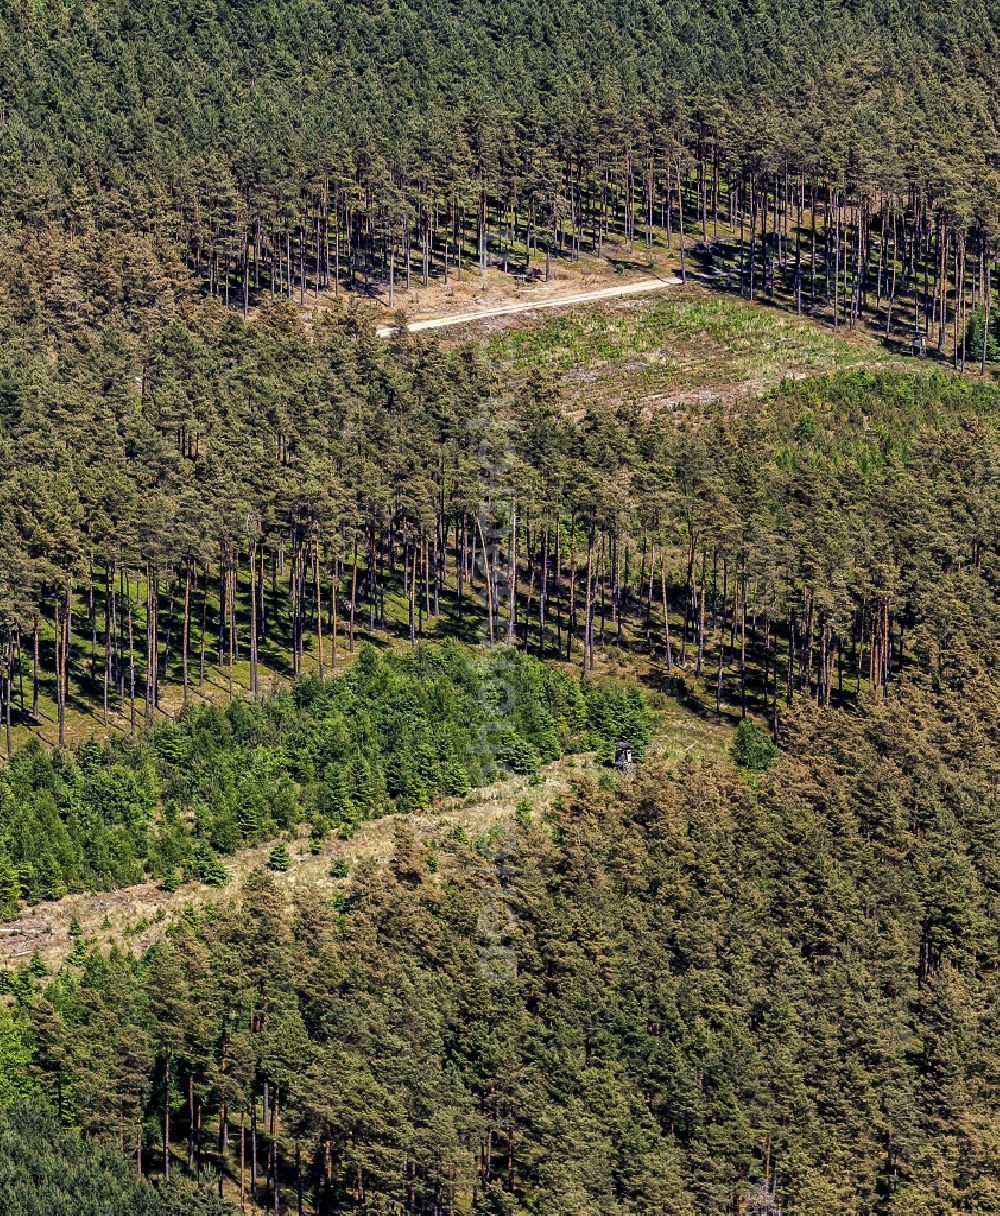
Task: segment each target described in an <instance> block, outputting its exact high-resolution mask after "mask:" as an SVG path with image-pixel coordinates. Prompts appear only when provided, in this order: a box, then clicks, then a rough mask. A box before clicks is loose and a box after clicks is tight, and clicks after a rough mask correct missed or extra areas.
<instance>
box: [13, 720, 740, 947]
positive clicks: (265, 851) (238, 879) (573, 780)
mask: <svg viewBox="0 0 1000 1216" xmlns="http://www.w3.org/2000/svg"><path fill="white" fill-rule="evenodd" d="M652 700H653V703H654V704H656V705H657V707H658V713H657V721H656V728H655V733H654V739H653V743H652V745H651V748H650V753H651V754H657V755H659V756H661V757H663V758H665V759H666V760H668V761H670V762H680V761H681V760H682V759H684V758H685V757H688V756H693V757H700V756H706V755H721V754H723V753H724V752H725V751H726V749H727V748H728V746H729V743H730V740H731V737H732V728H731V726H730V725H729V724H728V722H727V721H726V720H725V719H714V718H710V717H705V718H702V717H700V716H698V715H696V714H693V713H691V712H690V711H688V710H686V709H684V708H683V707H682V706H680V704H679V703H678V702H676V701H673V700H671V699H668V698H666V697H655V696H654V697H653V698H652ZM608 771H609V770H607V769H601V768H600V767H599V766H598V764H597V763H596V760H595V758H594V755H593V753H583V754H580V755H576V756H565V757H563V758H562V759H560V760H556V761H553V762H552V763H551V764H547V765H545V766H544V767H543V768H542V770H541V772H540V774H539V775H538V776H537V777H534V778H532V777H527V776H513V777H510V778H508V779H507V780H505V781H502V782H498V783H497V784H495V785H492V786H489V787H486V788H483V789H478V790H472V791H471V792H470V793H469V794H467V795H465V796H464V797H460V798H444V799H441V800H440V801H439V802H438V803H437V804H435V805H434V806H433V807H431V808H430V809H428V810H425V811H419V812H414V813H412V814H410V815H407V816H405V819H406V820H407V822H408V823H409V824H410V825H411V826H412V828H413V829H414V831H415V832H416V834H417V837H418V839H419V840H421V842H422V843H423V844H424V845H425V846H427V847H428V849H429V850H431V851H432V850H434V848H435V846H437V845H440V844H441V843H442V842H444V841H445V840H446V839H447V838H448V837H449V835H452V834H453V833H456V832H458V831H459V830H461V831H463V832H464V833H465V834H466V836H467V837H468V838H469V839H470V840H471V841H472V843H473V844H475V843H477V842H480V841H487V840H489V839H491V836H492V835H494V834H496V833H497V832H498V831H503V830H505V829H506V828H507V827H508V825H510V824H512V823H514V816H515V812H516V810H517V807H518V804H519V803H523V802H524V801H527V802H528V803H529V804H530V806H531V813H532V815H534V816H537V815H541V814H543V813H544V811H545V810H546V809H547V808H549V807H551V805H552V803H553V801H554V800H555V799H556V798H558V797H560V796H564V795H566V794H570V793H571V792H572V790H573V788H574V786H576V785H577V784H578V783H580V782H581V781H590V782H594V781H596V780H597V778H598V776H599V774H600V773H602V772H604V773H606V772H608ZM403 818H404V816H400V815H386V816H384V817H382V818H380V819H369V820H366V821H365V822H363V823H361V824H360V825H359V826H358V829H357V831H356V832H355V833H354V835H353V836H351V837H350V839H347V840H343V839H340V838H338V837H330V838H328V839H327V840H325V841H324V842H323V844H322V846H321V847H320V850H319V852H317V853H314V852H312V850H311V849H310V842H309V836H308V829H306V828H303V829H302V831H301V832H300V833H299V834H298V835H296V836H295V837H294V838H293V839H292V840H291V842H290V843H289V854H290V856H291V862H292V864H291V866H290V867H289V869H288V870H286V871H284V872H277V873H275V874H274V877H275V879H276V880H277V882H278V883H280V884H281V885H282V886H283V887H284V888H285V889H286V890H288V891H289V892H290V893H291V892H294V891H295V890H296V889H299V890H301V889H306V888H308V889H315V890H317V891H320V892H323V893H326V894H328V895H332V894H333V893H334V892H335V891H336V889H337V888H338V887H339V886H343V885H344V882H345V879H344V878H335V877H333V876H332V875H331V872H330V871H331V866H332V865H333V863H334V862H336V861H338V860H342V861H344V862H346V863H347V866H348V868H349V870H350V869H353V868H354V866H356V865H357V864H358V863H359V862H361V861H364V860H368V859H370V860H373V861H375V862H376V863H378V864H380V865H381V864H385V863H386V862H387V861H388V860H389V858H390V857H391V855H392V850H393V839H394V836H395V832H396V828H397V825H398V824H399V823H400V821H401V819H403ZM276 843H277V841H276V840H271V841H268V842H267V843H265V844H261V845H257V846H255V847H254V848H252V849H246V850H242V851H240V852H239V853H237V854H235V855H234V856H233V857H230V858H227V859H226V860H225V862H224V864H225V867H226V872H227V879H226V883H225V886H223V887H210V886H207V885H206V884H204V883H199V882H189V883H185V884H184V885H182V886H181V887H179V888H178V889H177V890H176V891H167V890H164V889H163V888H162V887H161V886H160V885H159V884H158V883H156V882H145V883H139V884H137V885H136V886H131V887H125V888H123V889H121V890H118V891H105V892H99V893H93V894H91V893H80V894H73V895H67V896H65V897H64V898H62V899H60V900H55V901H53V902H50V903H39V904H35V905H33V906H31V907H27V908H25V909H24V911H23V913H22V915H21V916H20V917H19V918H18V919H17V920H13V921H8V922H6V923H4V924H3V925H0V966H10V967H17V966H20V965H22V964H23V963H26V962H27V961H28V960H29V959H30V958H31V957H32V955H33V954H34V953H35V952H36V951H37V952H38V955H39V956H40V957H41V958H42V959H43V960H44V961H45V963H46V964H48V965H49V966H57V965H58V964H60V963H61V962H62V961H63V960H64V959H65V958H66V957H67V955H68V954H69V953H70V951H71V950H72V948H73V942H74V936H73V931H74V930H75V929H76V927H77V926H79V931H80V934H81V935H82V938H83V940H84V942H85V943H87V944H88V945H96V946H100V947H101V948H103V949H106V950H107V949H113V948H117V949H119V950H121V951H123V952H125V953H127V954H128V953H135V954H139V953H141V952H142V951H143V950H145V949H146V948H147V947H149V946H150V945H152V944H153V943H154V942H156V941H159V940H162V938H163V937H164V936H165V935H166V933H167V931H168V930H169V928H170V926H171V925H172V924H174V923H176V921H177V919H178V917H180V916H182V915H183V914H184V912H185V911H187V910H189V909H191V910H194V911H195V912H204V911H206V910H208V909H211V908H213V907H215V908H224V907H227V906H230V907H231V906H233V905H234V904H235V903H236V902H237V900H238V898H239V893H240V889H241V887H242V885H243V882H244V880H245V879H246V877H247V875H248V874H250V872H251V871H252V870H253V869H255V868H258V867H264V866H266V865H267V861H268V857H269V855H270V853H271V850H272V849H273V847H274V845H275V844H276ZM74 922H75V923H74Z"/></svg>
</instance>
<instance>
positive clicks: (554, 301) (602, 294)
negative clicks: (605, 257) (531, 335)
mask: <svg viewBox="0 0 1000 1216" xmlns="http://www.w3.org/2000/svg"><path fill="white" fill-rule="evenodd" d="M680 283H681V280H680V279H678V278H676V277H674V276H670V277H668V278H659V277H658V278H647V279H640V280H639V281H638V282H636V283H622V284H620V285H617V286H615V287H601V288H597V289H596V290H594V291H574V292H571V293H570V294H569V295H562V296H548V297H546V298H544V299H540V300H518V301H516V302H514V303H510V304H497V305H494V306H493V307H491V308H479V309H476V310H475V311H474V312H463V313H452V314H450V315H446V316H441V317H428V318H426V319H425V320H423V321H414V322H413V323H412V324H410V325H408V326H407V329H408V330H409V332H410V333H416V332H417V331H418V330H421V329H445V328H449V327H452V326H456V325H472V324H474V323H475V322H476V321H488V320H490V319H491V318H493V317H510V316H515V315H516V314H517V313H523V312H538V311H540V310H541V309H543V308H570V307H572V306H574V305H576V304H590V303H591V302H595V303H596V302H600V301H602V300H616V299H618V298H620V297H621V296H632V295H640V294H646V293H649V292H654V291H663V290H664V289H665V288H667V287H679V286H680ZM396 332H397V326H395V325H380V326H379V327H378V330H377V333H378V336H379V337H380V338H391V337H392V335H393V334H394V333H396Z"/></svg>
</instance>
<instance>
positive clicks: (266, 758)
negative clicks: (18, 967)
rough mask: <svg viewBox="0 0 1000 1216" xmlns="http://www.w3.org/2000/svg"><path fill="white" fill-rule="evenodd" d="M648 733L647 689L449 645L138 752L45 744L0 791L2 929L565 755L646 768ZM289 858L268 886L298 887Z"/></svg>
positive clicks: (177, 733)
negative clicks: (102, 891)
mask: <svg viewBox="0 0 1000 1216" xmlns="http://www.w3.org/2000/svg"><path fill="white" fill-rule="evenodd" d="M649 723H650V719H649V711H648V710H647V709H646V706H645V702H644V700H643V698H642V696H641V694H640V693H639V692H638V690H636V689H629V690H623V689H618V688H615V687H613V686H611V685H608V684H607V683H602V682H598V683H595V684H593V685H591V686H588V688H587V689H586V690H585V691H581V690H580V687H579V685H578V684H577V683H576V681H574V680H573V679H572V678H571V677H570V676H568V675H567V674H565V673H564V672H562V671H560V670H558V669H555V668H547V667H543V666H542V664H541V663H539V662H538V660H537V659H534V658H530V657H528V656H526V655H523V654H521V653H520V652H518V651H515V650H499V651H496V652H494V653H493V654H491V655H489V656H488V657H483V658H479V657H477V656H476V655H475V654H474V653H473V652H471V651H469V650H468V649H467V648H464V647H461V646H459V645H457V644H456V643H445V644H443V645H441V646H433V645H427V646H422V647H419V648H418V649H416V650H415V651H413V652H410V653H407V654H403V655H393V654H391V653H390V654H386V655H379V654H378V653H377V652H376V651H375V649H374V648H371V647H369V648H366V649H365V650H363V651H362V653H361V654H359V655H358V658H357V661H356V662H355V663H354V665H353V666H352V667H351V669H350V671H349V672H348V673H346V674H344V675H342V676H338V677H337V678H336V679H333V680H327V681H320V680H318V679H313V680H308V681H302V682H300V683H298V684H296V686H295V687H294V689H293V690H292V691H290V692H281V693H276V694H274V695H272V696H270V697H268V698H266V699H265V700H263V701H259V702H256V703H248V702H244V701H234V702H232V703H230V704H229V705H227V706H222V707H216V706H208V705H199V706H194V705H191V706H189V707H188V708H187V709H186V710H185V711H184V712H183V713H182V714H181V715H180V717H179V718H178V719H177V721H176V722H175V723H170V724H166V725H163V726H158V727H156V728H155V729H152V730H150V731H149V732H147V733H146V734H145V735H143V736H141V737H140V738H138V739H136V740H130V739H128V738H125V737H115V736H113V737H112V738H111V739H109V741H108V742H107V743H106V744H104V745H103V746H102V745H99V744H98V743H96V742H95V741H93V740H91V741H90V742H88V743H86V744H84V745H83V746H82V747H81V748H79V749H78V751H77V752H76V753H75V754H74V753H70V752H66V751H57V752H55V753H53V754H51V755H50V754H46V752H45V751H44V750H43V749H42V748H41V746H40V745H39V744H38V743H36V742H32V743H31V744H29V745H27V746H26V747H24V748H22V749H21V750H19V751H17V752H15V754H14V756H13V758H12V760H11V762H10V764H9V766H8V767H7V768H6V769H5V770H4V772H3V773H2V774H0V842H2V848H3V852H2V854H0V877H2V887H0V897H2V899H3V903H2V908H0V911H2V914H3V915H5V916H10V915H12V914H13V912H14V910H15V908H16V903H17V898H18V896H19V895H24V896H26V897H27V898H29V899H33V900H36V899H54V898H58V897H59V896H60V895H63V894H65V893H66V892H67V891H69V890H81V889H93V888H95V887H96V888H100V887H106V886H123V885H126V884H128V883H132V882H138V881H139V880H140V879H141V878H142V877H143V875H144V874H145V873H146V872H151V873H153V874H155V875H158V876H160V877H163V878H168V879H169V878H170V876H172V875H175V874H179V875H181V876H183V877H185V878H201V879H204V880H206V881H209V882H213V881H216V880H217V879H218V878H219V877H220V870H221V866H220V863H219V860H218V854H219V853H223V854H225V853H232V852H233V851H234V850H235V849H237V848H239V847H240V846H241V845H248V844H255V843H258V842H260V841H262V840H266V839H268V838H269V837H272V836H274V835H275V834H276V833H277V832H279V831H283V830H285V829H288V828H291V827H294V826H295V825H296V824H299V823H301V822H302V821H303V820H305V821H307V822H308V823H309V824H310V825H311V828H312V831H313V833H314V834H315V835H316V836H318V837H319V838H320V839H322V837H323V836H324V835H325V834H326V833H327V832H329V831H331V830H334V831H338V832H341V833H349V832H350V830H351V829H352V827H353V826H354V825H355V824H356V823H358V822H359V821H360V820H362V819H368V818H372V817H373V816H377V815H382V814H385V813H391V812H396V811H409V810H414V809H417V808H420V807H426V806H428V805H429V804H430V803H431V802H432V801H433V800H434V799H437V798H440V797H442V796H444V795H447V794H463V793H465V792H466V791H468V790H469V789H470V788H472V787H473V786H481V785H487V784H489V783H490V782H491V781H494V780H496V779H497V777H498V776H500V775H502V774H503V773H507V772H515V773H533V772H536V771H537V769H538V767H539V765H540V764H542V763H544V762H545V761H549V760H554V759H556V758H557V757H558V756H560V755H562V754H563V753H565V752H571V751H577V750H580V749H584V748H594V749H598V750H599V751H600V752H601V754H602V755H607V754H608V753H609V748H610V758H611V759H613V744H614V742H615V740H616V739H618V738H619V737H624V738H628V739H634V740H635V745H636V747H637V749H638V751H639V754H640V755H641V751H642V748H643V746H644V744H645V743H646V742H648V739H649ZM278 848H279V849H280V850H283V852H282V853H281V855H280V858H279V860H278V862H273V863H272V864H273V868H274V869H287V868H288V849H287V846H285V845H283V844H282V845H279V846H278ZM224 873H225V872H224V871H222V873H221V877H224Z"/></svg>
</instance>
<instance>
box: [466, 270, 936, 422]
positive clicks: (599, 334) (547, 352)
mask: <svg viewBox="0 0 1000 1216" xmlns="http://www.w3.org/2000/svg"><path fill="white" fill-rule="evenodd" d="M515 322H516V323H515ZM490 325H491V329H492V333H491V335H490V336H489V337H488V338H487V340H486V343H485V347H486V350H487V352H488V353H489V355H490V356H491V357H492V358H493V359H494V360H495V361H496V362H497V363H499V364H500V365H501V366H503V367H506V368H508V369H510V370H511V371H512V372H522V371H524V370H527V369H531V368H542V369H545V370H547V371H549V372H551V373H552V374H553V375H555V376H556V377H557V378H558V379H559V381H560V382H561V384H562V385H563V386H564V388H565V390H566V393H567V396H568V397H569V399H570V401H571V402H576V403H577V404H580V405H582V404H585V403H587V402H590V401H593V400H601V399H609V398H613V399H615V400H625V401H632V402H634V403H637V404H639V405H641V406H642V407H644V408H645V409H647V410H650V411H652V410H656V409H665V408H670V407H671V406H675V405H679V404H683V403H686V402H692V401H698V400H700V401H711V400H723V401H736V400H745V399H748V398H751V397H755V396H758V395H760V394H761V393H763V392H766V391H767V390H768V389H770V388H772V387H774V386H775V385H776V384H778V383H780V382H781V381H782V380H783V379H785V378H795V379H798V378H802V377H804V376H810V375H822V374H824V373H828V372H833V371H848V370H851V369H855V368H861V367H865V368H889V367H898V368H901V369H902V368H904V367H905V368H906V369H907V370H908V371H911V372H912V371H913V370H914V369H924V368H929V367H930V366H931V365H930V364H929V363H927V362H926V361H922V360H915V359H912V358H904V357H902V356H900V355H896V354H893V353H892V352H891V351H889V350H887V349H886V348H885V346H884V345H882V344H881V343H879V342H878V341H877V340H875V339H874V338H872V337H871V336H870V335H869V334H867V333H865V332H863V331H861V330H856V331H854V332H851V331H848V330H839V331H834V330H832V329H828V328H826V327H824V326H822V325H819V324H817V323H816V322H815V321H811V320H809V319H808V318H805V317H798V316H795V315H794V314H790V313H786V312H781V311H779V310H777V309H773V308H768V307H766V306H762V305H758V304H751V303H748V302H747V301H744V300H740V299H738V298H733V297H731V296H725V295H720V294H718V293H716V292H713V291H711V290H710V289H709V288H707V287H704V286H702V285H700V284H688V285H687V286H686V287H684V288H677V289H675V290H673V291H671V292H670V293H668V294H666V295H662V296H656V297H650V298H647V299H624V300H620V301H616V302H613V303H608V304H603V305H600V306H597V307H591V308H588V309H576V310H572V311H569V312H566V313H560V314H558V315H555V316H553V315H548V316H544V317H542V316H539V317H536V318H535V319H534V320H533V321H527V322H526V321H525V319H524V318H523V317H515V318H510V319H509V322H507V321H506V319H504V318H497V319H496V320H495V321H494V322H491V323H490Z"/></svg>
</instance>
